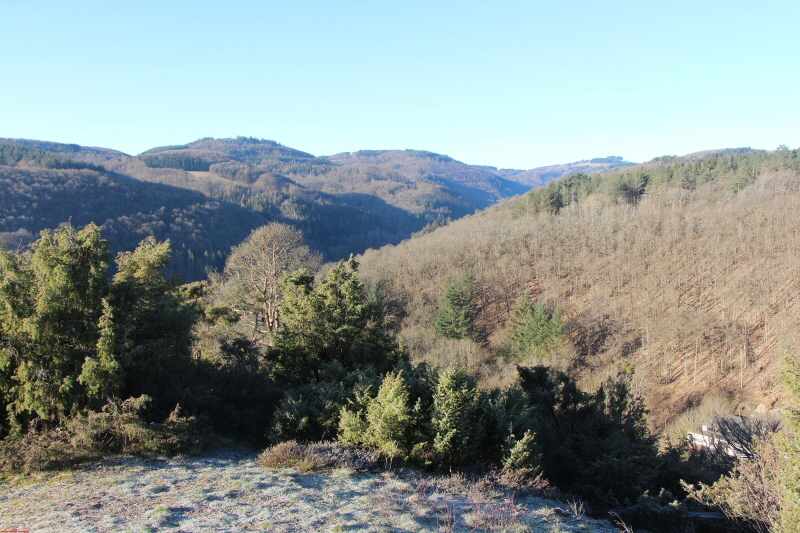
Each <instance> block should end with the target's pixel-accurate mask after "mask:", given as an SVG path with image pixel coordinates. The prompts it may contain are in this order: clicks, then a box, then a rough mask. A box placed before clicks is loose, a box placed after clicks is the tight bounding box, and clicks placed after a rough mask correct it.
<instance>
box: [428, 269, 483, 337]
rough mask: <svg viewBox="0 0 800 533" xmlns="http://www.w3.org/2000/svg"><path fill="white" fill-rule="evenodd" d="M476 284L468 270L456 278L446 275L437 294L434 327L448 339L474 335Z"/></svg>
mask: <svg viewBox="0 0 800 533" xmlns="http://www.w3.org/2000/svg"><path fill="white" fill-rule="evenodd" d="M477 296H478V284H477V282H476V281H475V278H474V276H473V275H472V273H471V272H469V271H464V272H462V273H461V275H460V276H459V277H458V278H457V279H456V278H454V277H453V276H451V275H448V276H447V278H446V279H445V282H444V286H443V287H442V292H441V295H440V296H439V311H438V313H437V314H436V317H435V319H434V327H435V328H436V331H437V332H439V334H440V335H442V336H443V337H446V338H448V339H467V338H471V337H473V336H474V335H475V319H476V317H477V314H478V312H477Z"/></svg>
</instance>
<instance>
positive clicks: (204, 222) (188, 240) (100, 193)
mask: <svg viewBox="0 0 800 533" xmlns="http://www.w3.org/2000/svg"><path fill="white" fill-rule="evenodd" d="M0 189H2V190H3V194H2V197H1V198H0V214H2V216H0V244H5V245H6V246H8V247H10V248H12V249H13V248H16V247H18V246H21V245H25V244H27V243H28V242H31V241H32V240H34V239H35V238H36V237H37V236H38V234H39V232H40V231H42V230H44V229H52V228H57V227H59V226H61V225H63V224H67V223H71V224H72V225H73V226H75V227H83V226H85V225H86V224H88V223H90V222H94V223H96V224H98V225H100V226H102V228H103V236H104V238H106V239H108V240H109V241H111V250H112V252H114V253H115V254H116V253H117V252H120V251H124V250H132V249H134V248H135V247H136V245H137V244H138V243H139V242H140V241H141V240H142V239H144V238H145V237H146V236H147V235H154V236H155V237H156V238H157V239H158V240H166V239H170V241H171V243H172V248H173V254H172V261H171V264H170V269H169V271H170V273H180V274H181V275H182V277H183V278H184V280H185V281H192V280H197V279H202V278H204V277H205V269H206V267H213V268H222V266H223V264H224V259H225V257H226V256H227V254H228V252H229V251H230V247H231V246H233V245H235V244H238V243H239V242H241V241H242V240H243V239H244V238H245V237H247V235H248V234H249V233H250V232H251V231H252V230H253V229H255V228H257V227H259V226H261V225H263V224H266V223H267V222H268V219H266V218H265V217H264V216H262V215H260V214H258V213H254V212H252V211H249V210H246V209H243V208H241V207H239V206H236V205H233V204H230V203H228V202H220V201H216V200H212V199H210V198H207V197H206V196H204V195H202V194H200V193H197V192H193V191H187V190H184V189H179V188H175V187H170V186H167V185H161V184H157V183H142V182H140V181H137V180H134V179H132V178H129V177H127V176H121V175H118V174H114V173H109V172H99V171H96V170H89V169H42V168H15V167H10V166H3V165H0Z"/></svg>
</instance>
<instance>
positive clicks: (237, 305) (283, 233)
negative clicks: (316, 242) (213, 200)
mask: <svg viewBox="0 0 800 533" xmlns="http://www.w3.org/2000/svg"><path fill="white" fill-rule="evenodd" d="M320 263H321V255H320V254H319V252H315V251H312V250H311V249H310V248H309V247H308V246H306V245H305V243H304V241H303V233H302V232H301V231H300V230H297V229H295V228H293V227H291V226H289V225H287V224H281V223H279V222H272V223H270V224H267V225H266V226H261V227H260V228H258V229H255V230H253V232H252V233H251V234H250V236H249V237H247V239H245V240H244V242H242V243H241V244H240V245H238V246H235V247H234V248H233V249H232V250H231V255H230V256H229V257H228V260H227V261H226V262H225V270H224V271H223V273H222V279H221V280H220V285H219V289H218V291H219V292H218V295H219V297H220V299H221V303H223V304H225V305H227V306H228V307H229V308H230V309H231V310H232V311H233V312H234V313H236V314H237V315H238V316H239V319H240V321H242V322H243V323H244V324H246V325H247V326H248V327H249V329H250V330H251V331H252V333H253V337H254V338H257V337H266V336H268V335H269V333H271V332H274V331H276V330H277V329H278V325H279V318H278V303H279V301H280V291H279V289H278V281H279V279H280V276H281V274H283V273H284V272H287V271H289V272H291V271H294V270H297V269H300V268H305V269H307V270H308V271H309V272H314V271H316V270H317V269H318V268H319V266H320ZM267 342H268V341H267Z"/></svg>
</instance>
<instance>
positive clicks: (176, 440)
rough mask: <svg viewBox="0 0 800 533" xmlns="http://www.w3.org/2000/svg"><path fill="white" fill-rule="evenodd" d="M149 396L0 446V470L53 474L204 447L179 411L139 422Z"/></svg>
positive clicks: (194, 425) (191, 422)
mask: <svg viewBox="0 0 800 533" xmlns="http://www.w3.org/2000/svg"><path fill="white" fill-rule="evenodd" d="M149 402H150V398H148V397H147V396H141V397H139V398H129V399H128V400H125V401H124V402H122V403H119V404H117V403H110V404H108V405H106V406H105V407H104V408H103V410H102V411H100V412H93V411H90V412H88V413H87V414H85V415H79V416H76V417H74V418H72V419H70V420H68V421H67V423H66V424H65V425H64V426H63V427H60V428H57V429H53V430H46V431H42V432H36V431H30V432H28V433H25V434H23V435H20V436H17V437H8V438H6V439H5V440H4V441H2V442H0V471H4V472H23V473H28V472H33V471H39V470H53V469H59V468H66V467H69V466H72V465H76V464H80V463H84V462H87V461H93V460H97V459H101V458H102V457H103V456H105V455H107V454H117V453H119V454H132V455H139V456H145V457H157V456H163V455H176V454H180V453H192V452H196V451H198V450H199V449H200V447H201V446H202V444H203V437H202V435H201V431H200V427H199V424H198V422H197V420H196V419H195V418H194V417H188V418H187V417H182V416H180V409H179V408H178V407H176V408H175V410H174V411H173V412H172V413H171V414H170V415H169V417H168V418H167V419H166V420H165V421H164V422H162V423H148V422H145V421H143V420H142V418H141V416H140V411H141V410H142V409H144V408H145V407H146V406H147V404H148V403H149Z"/></svg>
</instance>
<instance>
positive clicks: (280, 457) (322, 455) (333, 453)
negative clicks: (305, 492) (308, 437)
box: [256, 440, 379, 472]
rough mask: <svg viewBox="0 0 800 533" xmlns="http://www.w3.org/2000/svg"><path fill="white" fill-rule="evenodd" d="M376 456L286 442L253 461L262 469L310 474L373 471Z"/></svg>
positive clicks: (321, 444) (335, 446)
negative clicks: (344, 470)
mask: <svg viewBox="0 0 800 533" xmlns="http://www.w3.org/2000/svg"><path fill="white" fill-rule="evenodd" d="M378 459H379V456H378V455H377V454H375V453H373V452H370V451H367V450H361V449H358V448H355V447H350V446H344V445H342V444H340V443H338V442H318V443H312V444H300V443H298V442H297V441H294V440H290V441H286V442H280V443H278V444H275V445H274V446H270V447H269V448H267V449H266V450H264V451H263V452H262V453H261V454H260V455H259V456H258V457H256V464H258V465H259V466H263V467H265V468H295V469H297V470H299V471H300V472H311V471H313V470H320V469H324V468H351V469H353V470H367V471H371V470H375V469H377V467H378Z"/></svg>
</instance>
